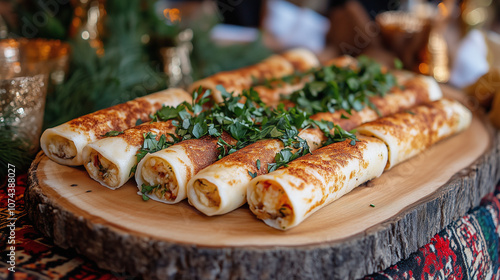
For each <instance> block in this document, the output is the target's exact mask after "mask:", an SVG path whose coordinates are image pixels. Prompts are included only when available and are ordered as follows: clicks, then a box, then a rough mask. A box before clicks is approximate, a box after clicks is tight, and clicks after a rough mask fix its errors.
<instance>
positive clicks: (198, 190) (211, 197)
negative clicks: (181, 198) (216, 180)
mask: <svg viewBox="0 0 500 280" xmlns="http://www.w3.org/2000/svg"><path fill="white" fill-rule="evenodd" d="M193 190H194V192H195V194H196V197H197V198H198V201H199V202H200V203H201V204H202V205H204V206H206V207H214V208H218V207H219V206H220V195H219V191H218V189H217V187H216V186H215V185H214V184H212V183H210V182H209V181H207V180H205V179H198V180H196V181H194V183H193Z"/></svg>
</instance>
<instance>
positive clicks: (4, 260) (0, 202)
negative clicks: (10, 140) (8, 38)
mask: <svg viewBox="0 0 500 280" xmlns="http://www.w3.org/2000/svg"><path fill="white" fill-rule="evenodd" d="M16 179H17V180H16V187H15V188H16V196H15V202H16V203H15V217H16V218H17V220H15V227H16V230H15V242H16V244H15V256H16V263H15V268H14V270H15V273H13V272H11V271H9V268H10V267H11V265H10V264H9V263H8V262H9V258H10V256H9V254H10V251H11V250H10V246H11V245H10V244H8V240H9V236H10V229H9V223H11V221H10V220H9V217H11V214H12V213H9V210H8V202H9V201H8V198H9V196H8V191H7V182H4V183H3V184H2V186H1V187H0V209H1V211H0V217H1V220H0V221H1V222H0V230H1V236H0V244H1V245H2V247H1V248H2V252H1V257H0V260H1V261H0V279H58V278H63V279H89V280H90V279H133V278H132V277H129V276H127V275H125V274H120V273H115V272H112V271H107V270H103V269H100V268H98V266H97V265H96V264H95V263H94V262H92V261H91V260H88V259H87V258H85V257H84V256H81V255H79V254H77V253H76V252H75V251H74V250H64V249H61V248H58V247H57V246H54V245H53V244H52V242H51V240H50V239H48V238H45V237H44V236H42V235H41V234H40V233H39V232H38V231H37V230H36V229H34V228H33V226H32V224H31V222H30V221H29V219H28V217H27V213H26V211H25V205H24V191H25V189H26V187H27V176H26V175H25V174H24V175H22V176H18V177H17V178H16ZM492 187H493V186H492ZM492 189H493V188H492ZM499 241H500V182H499V184H498V185H497V186H496V188H495V191H494V192H492V193H490V194H488V195H487V196H485V197H484V198H483V199H482V202H481V205H480V206H479V207H477V208H474V209H472V210H470V211H469V213H468V214H466V215H465V216H463V217H462V218H461V219H459V220H457V221H455V222H453V223H451V224H450V225H448V226H447V227H446V228H445V229H443V230H442V231H441V232H439V233H438V234H436V235H435V236H434V237H433V238H432V239H431V240H430V242H429V243H428V244H426V245H425V246H423V247H422V248H420V249H419V250H418V251H417V252H415V253H413V254H412V255H411V256H410V257H409V258H408V259H406V260H403V261H400V262H399V263H397V264H395V265H394V266H392V267H389V268H387V269H386V270H384V271H381V272H378V273H375V274H373V275H369V276H366V277H365V278H364V279H365V280H372V279H377V280H378V279H394V280H397V279H499V278H500V272H499V257H498V255H499V250H500V247H499ZM11 270H12V268H11Z"/></svg>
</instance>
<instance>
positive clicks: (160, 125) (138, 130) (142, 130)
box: [116, 121, 176, 146]
mask: <svg viewBox="0 0 500 280" xmlns="http://www.w3.org/2000/svg"><path fill="white" fill-rule="evenodd" d="M175 129H176V127H175V126H174V125H173V124H172V122H171V121H168V122H153V123H145V124H141V125H138V126H136V127H132V128H129V129H126V130H124V131H123V133H122V134H119V135H117V136H116V137H119V138H122V139H123V140H125V142H126V143H127V144H129V145H130V146H142V143H143V142H144V136H143V135H144V134H146V133H148V132H152V133H153V134H154V135H156V140H159V139H160V137H161V135H163V134H165V136H166V138H167V141H172V140H173V139H172V137H171V136H170V135H168V134H169V133H171V134H175Z"/></svg>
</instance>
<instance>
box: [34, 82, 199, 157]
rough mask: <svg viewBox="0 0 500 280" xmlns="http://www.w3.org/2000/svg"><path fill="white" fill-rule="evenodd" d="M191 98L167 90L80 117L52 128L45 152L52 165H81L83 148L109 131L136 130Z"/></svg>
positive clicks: (44, 138) (43, 142)
mask: <svg viewBox="0 0 500 280" xmlns="http://www.w3.org/2000/svg"><path fill="white" fill-rule="evenodd" d="M184 101H187V102H191V96H190V95H189V94H188V93H187V92H186V91H184V90H182V89H176V88H172V89H167V90H164V91H161V92H157V93H153V94H150V95H147V96H144V97H140V98H136V99H134V100H132V101H128V102H126V103H123V104H118V105H115V106H112V107H110V108H107V109H103V110H99V111H97V112H94V113H91V114H88V115H85V116H81V117H78V118H76V119H74V120H71V121H69V122H66V123H64V124H61V125H59V126H56V127H53V128H49V129H47V130H45V131H44V133H43V134H42V137H41V139H40V146H41V147H42V150H43V152H44V153H45V155H47V156H48V157H49V158H50V159H52V160H53V161H55V162H57V163H59V164H64V165H71V166H76V165H82V164H83V158H82V150H83V148H84V147H85V146H86V145H87V144H89V143H91V142H94V141H96V140H98V139H100V138H102V136H103V135H104V134H106V133H107V132H109V131H122V130H124V129H127V128H130V127H133V126H135V124H136V122H137V120H142V121H148V120H149V115H150V114H153V113H155V112H156V111H157V110H158V109H160V108H161V107H162V106H163V105H165V106H167V105H168V106H176V105H178V104H180V103H182V102H184Z"/></svg>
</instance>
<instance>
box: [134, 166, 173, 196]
mask: <svg viewBox="0 0 500 280" xmlns="http://www.w3.org/2000/svg"><path fill="white" fill-rule="evenodd" d="M141 172H142V173H141V175H142V179H143V180H144V182H145V183H146V184H147V185H150V186H155V187H154V188H153V189H152V191H151V193H153V194H154V195H156V196H157V197H158V198H160V199H165V200H169V201H174V200H175V199H176V198H177V194H178V193H179V187H178V183H177V178H176V176H175V173H174V171H173V169H172V166H171V165H170V164H169V163H168V162H166V161H165V160H163V159H160V158H155V157H150V158H148V159H147V160H146V161H145V162H144V165H143V166H142V170H141Z"/></svg>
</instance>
